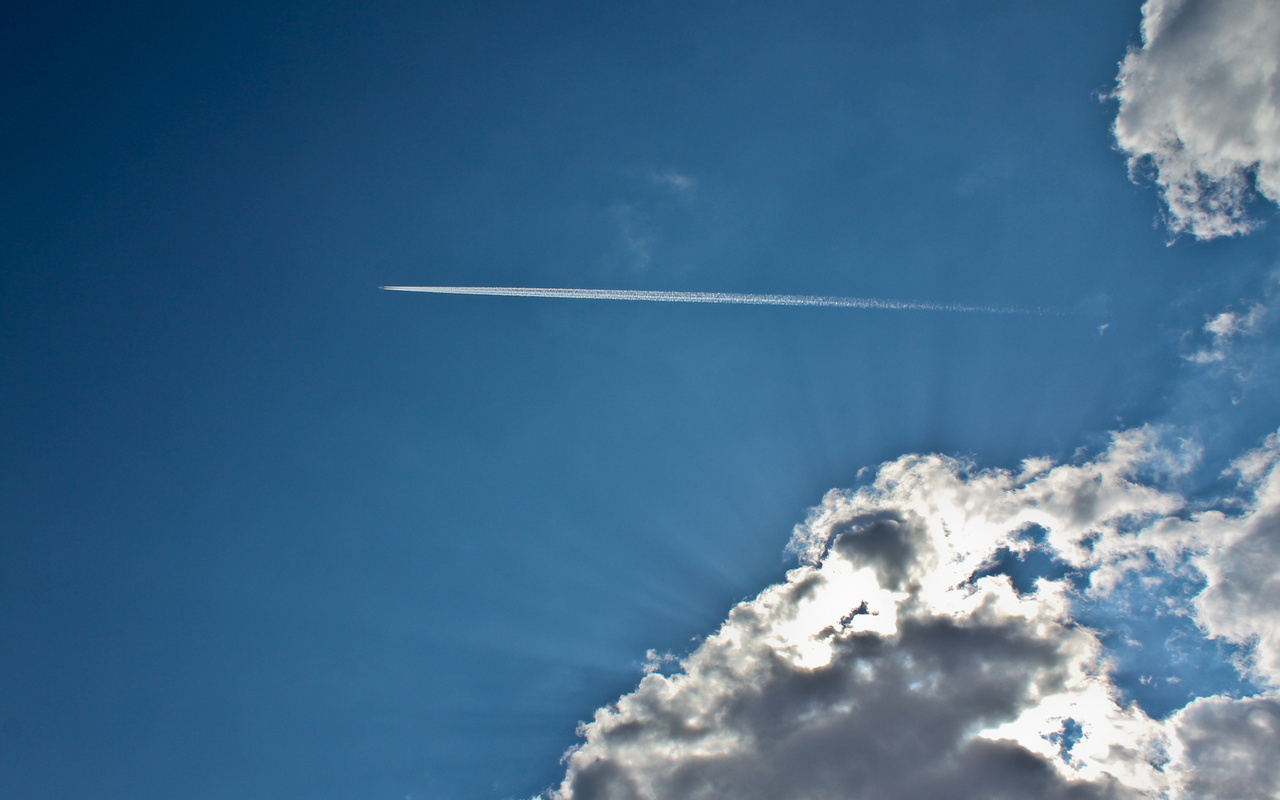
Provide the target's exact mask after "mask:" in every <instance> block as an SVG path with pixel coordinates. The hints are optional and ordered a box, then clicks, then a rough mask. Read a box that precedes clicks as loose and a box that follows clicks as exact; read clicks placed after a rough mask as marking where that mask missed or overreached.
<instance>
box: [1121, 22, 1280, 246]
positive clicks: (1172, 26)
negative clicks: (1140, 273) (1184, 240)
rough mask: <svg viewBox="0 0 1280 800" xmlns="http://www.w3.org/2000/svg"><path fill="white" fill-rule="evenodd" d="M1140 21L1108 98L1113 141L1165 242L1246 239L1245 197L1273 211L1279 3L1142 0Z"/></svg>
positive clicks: (1278, 129)
mask: <svg viewBox="0 0 1280 800" xmlns="http://www.w3.org/2000/svg"><path fill="white" fill-rule="evenodd" d="M1142 14H1143V21H1142V46H1141V47H1140V48H1134V49H1132V50H1131V51H1130V52H1129V54H1128V55H1127V56H1126V57H1125V59H1124V61H1123V62H1121V65H1120V73H1119V76H1118V78H1117V85H1116V89H1115V91H1114V92H1113V93H1112V96H1113V97H1114V98H1116V99H1118V100H1119V102H1120V111H1119V114H1118V116H1117V117H1116V121H1115V126H1114V132H1115V136H1116V142H1117V143H1118V145H1119V147H1120V148H1121V149H1122V150H1123V151H1124V152H1125V153H1127V154H1128V155H1129V165H1130V170H1131V172H1134V173H1144V172H1149V173H1150V174H1151V176H1152V178H1153V179H1154V180H1155V182H1156V184H1157V186H1158V187H1159V189H1160V194H1161V196H1162V198H1163V199H1164V202H1165V204H1166V207H1167V210H1168V214H1167V218H1166V220H1167V222H1168V225H1169V228H1170V230H1171V231H1172V232H1173V233H1174V234H1178V233H1183V232H1186V233H1190V234H1191V235H1193V236H1195V237H1196V238H1197V239H1212V238H1215V237H1218V236H1232V235H1236V234H1241V233H1247V232H1248V231H1250V230H1252V229H1253V228H1254V227H1255V224H1256V223H1254V222H1252V221H1251V220H1250V219H1249V218H1248V216H1247V206H1248V203H1249V200H1250V198H1251V196H1252V195H1253V194H1254V192H1255V190H1256V192H1257V193H1259V194H1261V195H1263V196H1264V197H1266V198H1268V199H1270V200H1272V201H1274V202H1280V4H1277V3H1275V2H1274V0H1147V2H1146V3H1145V4H1144V5H1143V7H1142Z"/></svg>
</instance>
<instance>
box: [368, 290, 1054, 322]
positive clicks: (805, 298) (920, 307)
mask: <svg viewBox="0 0 1280 800" xmlns="http://www.w3.org/2000/svg"><path fill="white" fill-rule="evenodd" d="M379 288H381V289H386V290H387V291H390V292H431V293H432V294H482V295H493V296H501V297H561V298H569V299H573V300H643V301H647V302H651V303H731V304H735V305H747V306H826V307H830V308H869V309H876V310H882V311H958V312H976V313H983V314H1037V315H1043V314H1051V313H1054V312H1051V311H1046V310H1044V309H1039V308H1015V307H1012V306H966V305H958V304H955V303H918V302H912V301H909V300H882V299H879V298H874V297H825V296H822V295H811V294H738V293H735V292H663V291H645V290H641V289H541V288H536V287H528V286H381V287H379Z"/></svg>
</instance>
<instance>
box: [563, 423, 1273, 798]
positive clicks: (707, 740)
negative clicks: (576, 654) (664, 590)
mask: <svg viewBox="0 0 1280 800" xmlns="http://www.w3.org/2000/svg"><path fill="white" fill-rule="evenodd" d="M1194 454H1195V449H1194V448H1193V447H1190V446H1187V445H1186V444H1185V443H1179V442H1178V441H1177V440H1176V439H1173V438H1172V437H1170V436H1169V435H1168V432H1165V431H1161V430H1159V429H1156V428H1151V427H1145V428H1140V429H1135V430H1129V431H1123V432H1120V433H1117V434H1115V435H1114V437H1113V440H1112V442H1111V444H1110V446H1109V447H1108V448H1107V449H1106V450H1105V451H1104V452H1102V453H1101V454H1099V455H1098V456H1097V457H1095V458H1092V459H1087V460H1082V461H1080V462H1079V463H1074V464H1061V465H1056V466H1055V465H1053V464H1052V463H1051V462H1050V461H1048V460H1047V459H1043V458H1037V459H1029V460H1028V461H1027V462H1025V463H1024V464H1023V465H1022V468H1021V469H1020V470H1018V471H1017V472H1014V471H1008V470H978V469H975V467H974V466H973V465H972V464H970V463H967V462H965V461H961V460H957V459H951V458H946V457H942V456H904V457H902V458H899V459H897V460H895V461H892V462H889V463H887V464H884V465H882V466H881V468H880V469H879V471H878V473H877V475H876V477H875V480H874V481H873V482H872V483H871V484H870V485H868V486H865V487H863V488H861V489H859V490H857V491H832V492H830V493H828V494H827V496H826V497H825V498H824V499H823V502H822V503H821V505H819V506H818V507H816V508H815V509H813V511H812V512H811V514H810V515H809V517H808V519H807V520H806V521H805V523H804V524H802V525H799V526H797V528H796V530H795V532H794V534H793V537H792V549H793V550H794V551H795V552H796V553H797V554H798V555H799V556H800V557H801V559H802V562H803V563H802V565H801V566H799V567H797V568H796V569H793V570H791V571H790V572H789V573H788V574H787V576H786V580H785V581H783V582H782V583H779V584H777V585H775V586H771V587H769V588H767V589H765V590H764V591H763V592H761V593H760V594H759V595H758V596H756V597H755V598H752V599H750V600H746V601H743V602H742V603H740V604H738V605H737V606H735V607H734V608H733V609H732V611H731V612H730V614H729V615H728V619H727V620H726V621H725V622H724V624H723V625H722V626H721V627H720V629H719V630H718V631H716V632H715V634H714V635H712V636H710V637H709V638H707V639H706V640H705V641H704V642H703V643H702V644H701V645H700V646H699V647H698V648H697V649H696V650H694V651H693V652H692V653H691V654H690V655H688V656H687V657H686V658H684V659H683V660H682V661H681V663H680V670H679V671H677V672H674V673H673V674H669V675H664V674H661V673H659V672H658V671H656V670H648V671H647V672H648V674H646V676H645V677H644V678H643V679H642V680H641V681H640V683H639V685H638V686H637V688H636V689H635V691H633V692H631V693H629V694H627V695H625V696H623V697H621V698H620V699H619V700H618V701H617V702H616V703H615V704H613V705H611V706H609V707H607V708H602V709H600V710H598V711H597V712H596V714H595V716H594V718H593V719H592V720H591V721H590V722H588V723H584V724H583V725H582V726H581V728H580V731H579V733H580V735H581V737H582V741H581V743H580V744H579V745H577V746H576V747H574V748H573V749H571V750H570V751H569V753H567V754H566V757H565V762H566V767H567V768H566V774H565V777H564V779H563V781H562V782H561V783H560V785H559V786H558V787H556V788H554V789H552V790H550V791H549V792H548V794H547V795H545V797H546V798H548V800H601V799H604V798H608V799H609V800H621V799H623V798H625V799H626V800H657V799H658V798H662V800H674V799H676V798H719V797H734V798H742V800H753V799H754V798H760V799H761V800H764V798H777V797H804V798H813V799H814V800H823V799H824V798H832V799H833V800H834V798H874V799H876V800H879V799H880V798H886V799H887V798H894V800H912V798H926V797H928V798H932V797H939V796H947V797H959V798H967V797H973V798H1023V797H1046V798H1079V799H1083V798H1139V797H1142V798H1155V797H1168V798H1200V797H1210V796H1213V797H1233V798H1234V797H1239V798H1246V797H1248V798H1252V797H1259V798H1260V797H1274V796H1275V791H1276V786H1277V775H1280V770H1278V769H1277V768H1276V767H1275V766H1274V764H1273V762H1274V758H1273V755H1274V752H1275V748H1276V744H1277V742H1278V741H1280V700H1278V699H1277V696H1276V691H1275V690H1276V689H1277V688H1278V687H1280V580H1278V579H1277V577H1276V575H1277V573H1278V572H1280V468H1278V467H1277V464H1280V436H1272V437H1270V438H1269V439H1268V440H1267V441H1266V442H1265V443H1264V444H1263V446H1261V447H1260V448H1258V449H1256V450H1254V451H1251V452H1250V453H1248V454H1246V455H1245V456H1243V457H1241V458H1240V459H1239V460H1237V461H1236V462H1235V465H1234V467H1233V470H1234V471H1233V473H1232V474H1233V475H1234V476H1235V477H1236V478H1237V479H1238V482H1239V486H1238V493H1237V494H1236V495H1235V496H1233V497H1232V498H1228V500H1229V501H1230V502H1225V503H1223V504H1221V505H1220V507H1212V508H1210V507H1202V506H1192V505H1191V504H1189V503H1188V502H1187V501H1186V500H1185V499H1184V498H1183V497H1181V496H1180V495H1179V494H1178V493H1176V492H1175V491H1173V490H1172V489H1170V488H1168V486H1169V485H1170V484H1171V483H1173V482H1175V481H1176V480H1177V478H1178V476H1179V475H1182V474H1184V473H1185V472H1186V471H1187V470H1188V469H1189V467H1190V465H1191V462H1192V459H1193V457H1194ZM1035 555H1039V556H1040V557H1042V559H1044V560H1052V562H1053V563H1054V564H1055V565H1057V566H1056V567H1055V570H1042V571H1041V573H1040V574H1034V575H1028V574H1016V573H1017V571H1018V569H1022V568H1024V567H1014V566H1011V565H1014V564H1019V565H1024V566H1025V565H1026V564H1030V563H1032V562H1033V561H1034V559H1033V558H1032V556H1035ZM1188 572H1193V573H1194V574H1195V575H1197V576H1199V578H1200V581H1201V585H1202V589H1201V591H1199V592H1198V593H1194V594H1193V595H1190V596H1186V597H1185V598H1182V599H1181V600H1180V599H1179V597H1178V596H1175V595H1172V594H1171V595H1170V598H1169V599H1168V600H1167V601H1166V602H1165V605H1166V606H1169V610H1170V611H1172V612H1176V613H1181V614H1185V615H1187V616H1189V617H1190V618H1191V619H1193V620H1194V621H1195V622H1196V623H1197V624H1198V625H1199V626H1200V628H1199V630H1200V631H1201V633H1202V634H1203V636H1208V637H1222V638H1223V639H1226V640H1229V641H1232V642H1237V643H1239V644H1240V645H1241V647H1242V649H1240V650H1239V651H1238V652H1240V653H1244V654H1245V655H1246V658H1244V659H1243V660H1241V662H1240V664H1239V667H1240V669H1242V670H1246V671H1248V672H1249V673H1250V674H1251V675H1252V676H1253V677H1254V678H1255V679H1256V680H1257V681H1258V685H1259V686H1262V687H1263V688H1262V689H1261V690H1260V691H1259V692H1258V693H1257V694H1256V695H1254V696H1251V697H1244V698H1239V697H1228V696H1223V695H1212V696H1208V697H1201V698H1198V699H1194V700H1193V701H1192V702H1190V703H1189V704H1187V705H1185V707H1183V708H1181V709H1180V710H1177V711H1176V712H1175V713H1172V714H1170V715H1168V716H1167V718H1165V719H1163V720H1161V719H1156V718H1153V717H1152V716H1150V715H1148V713H1147V712H1146V711H1145V710H1144V709H1143V708H1142V707H1140V706H1139V705H1137V704H1136V703H1131V702H1128V701H1126V700H1125V699H1124V694H1123V692H1122V691H1121V689H1120V687H1119V686H1118V685H1117V682H1116V678H1115V675H1114V674H1113V672H1114V667H1113V664H1112V662H1111V660H1110V657H1109V654H1108V648H1107V646H1106V644H1105V642H1106V641H1107V638H1108V635H1109V634H1108V631H1106V630H1101V629H1097V628H1094V627H1090V626H1086V625H1083V624H1081V621H1080V619H1079V618H1078V611H1079V609H1080V608H1082V607H1084V606H1085V605H1087V604H1089V603H1095V604H1096V603H1106V602H1108V600H1109V599H1111V598H1118V597H1119V596H1120V594H1119V589H1118V588H1117V587H1120V586H1125V585H1128V583H1127V582H1129V581H1131V579H1133V578H1135V577H1136V578H1138V579H1139V580H1140V581H1141V582H1142V585H1143V586H1145V587H1146V589H1147V591H1149V592H1150V593H1151V594H1152V595H1155V596H1159V595H1160V594H1161V589H1162V586H1163V582H1164V581H1166V580H1172V578H1170V577H1169V576H1184V575H1185V574H1187V573H1188ZM1178 602H1182V606H1180V607H1177V608H1174V607H1173V605H1176V603H1178ZM1123 611H1124V609H1123V608H1120V609H1118V610H1117V613H1123ZM652 655H654V654H651V656H652ZM650 660H651V661H652V660H654V659H653V658H652V657H651V659H650ZM1146 682H1147V683H1156V681H1154V680H1151V681H1146ZM1166 683H1167V684H1169V685H1172V682H1171V681H1166Z"/></svg>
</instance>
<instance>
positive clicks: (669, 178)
mask: <svg viewBox="0 0 1280 800" xmlns="http://www.w3.org/2000/svg"><path fill="white" fill-rule="evenodd" d="M649 180H650V181H651V182H652V183H653V184H654V185H655V186H662V187H666V188H668V189H671V190H672V191H674V192H678V193H681V194H686V193H688V192H691V191H693V189H694V187H695V186H696V185H697V181H696V180H694V179H693V178H692V177H690V176H689V175H685V174H684V173H682V172H678V171H676V170H674V169H670V168H667V169H663V170H653V171H652V172H650V173H649Z"/></svg>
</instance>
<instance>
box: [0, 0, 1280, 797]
mask: <svg viewBox="0 0 1280 800" xmlns="http://www.w3.org/2000/svg"><path fill="white" fill-rule="evenodd" d="M1138 9H1139V3H1138V2H1136V1H1135V2H1125V3H1116V2H1113V0H1091V1H1090V0H1086V1H1085V2H1076V3H1070V4H1025V3H1016V2H969V3H952V2H945V3H944V2H937V0H928V2H925V0H918V1H916V2H901V3H893V4H884V3H869V2H844V3H809V4H805V5H804V6H803V8H800V9H797V8H794V7H782V6H778V5H777V4H766V3H719V4H692V5H691V4H687V3H670V4H666V3H644V4H640V5H639V6H632V7H599V6H597V5H594V4H572V3H545V4H527V3H510V4H502V3H469V4H445V3H387V4H382V5H380V6H378V7H376V8H369V7H367V6H366V5H364V4H341V3H323V4H322V3H311V4H297V5H293V4H286V3H254V4H239V5H237V4H234V3H233V4H225V3H224V4H218V5H215V6H207V7H190V6H182V7H180V6H175V5H173V4H151V5H147V4H129V3H126V4H123V5H115V6H112V7H110V8H105V7H96V6H87V5H86V6H83V7H82V6H77V5H74V4H61V5H59V4H52V5H50V4H46V5H41V6H39V7H35V6H33V7H29V8H25V9H22V10H20V11H17V12H14V13H15V14H16V15H17V16H16V18H14V19H12V20H11V23H10V24H9V25H8V26H6V28H5V31H4V33H3V34H0V36H2V38H0V43H2V46H0V63H2V64H3V72H4V74H5V75H6V76H7V80H6V81H5V82H4V86H3V88H0V96H2V97H3V106H2V107H3V108H4V113H3V114H0V142H2V143H3V146H4V150H5V153H6V157H5V159H4V160H3V166H2V167H0V168H2V169H3V185H4V188H5V190H4V192H3V193H0V203H3V206H2V208H0V226H2V228H0V232H2V235H3V240H4V242H5V247H4V248H3V256H2V257H3V262H0V387H2V388H0V619H3V620H4V625H3V630H4V636H3V637H2V638H0V648H2V650H0V654H2V655H3V658H0V719H2V720H3V732H2V733H0V797H13V798H19V797H22V798H44V797H49V798H52V797H63V796H68V795H73V796H74V795H81V796H92V797H95V798H136V797H149V796H150V797H165V796H172V797H186V798H192V800H201V799H202V798H221V797H228V796H236V797H245V798H258V797H260V798H308V800H323V799H324V798H351V797H364V798H402V797H406V796H411V797H413V798H415V800H417V799H418V798H427V797H431V798H437V797H438V798H486V797H495V798H496V797H507V796H513V795H522V794H523V795H528V794H530V793H533V792H536V791H538V790H539V789H541V788H542V787H544V786H545V785H547V784H549V783H550V782H551V781H552V780H554V779H556V778H557V776H558V775H559V774H560V773H561V772H562V769H561V768H560V767H559V765H558V764H557V759H558V757H559V755H560V753H561V752H562V751H563V750H564V749H565V748H566V747H567V746H568V745H569V744H571V743H572V742H573V730H574V725H575V723H576V721H577V720H579V719H582V718H584V717H586V716H588V715H589V714H590V713H591V712H592V710H593V709H594V708H596V707H597V706H599V705H600V704H602V703H605V702H607V701H609V700H610V699H612V698H614V697H616V696H617V695H618V694H619V692H621V691H624V690H626V689H627V688H628V687H629V686H631V685H633V684H634V682H635V681H636V680H637V678H638V676H639V663H640V661H641V660H642V659H643V656H644V652H645V650H646V649H647V648H651V647H652V648H657V649H659V650H666V649H674V650H677V651H678V650H681V649H682V648H685V647H686V646H687V644H688V642H689V639H690V637H693V636H696V635H699V634H706V633H709V632H710V631H711V630H713V629H714V627H715V626H716V625H717V624H718V623H719V621H720V620H721V619H722V618H723V614H724V612H725V609H726V608H727V607H728V606H729V605H730V604H731V603H732V602H733V601H735V600H737V599H738V598H741V597H743V596H746V595H748V594H751V593H754V592H755V591H757V590H758V589H760V588H761V587H762V586H764V585H765V584H766V583H768V582H770V581H772V580H775V579H776V578H777V577H778V576H780V575H781V574H782V571H783V570H784V569H786V567H787V566H788V564H789V563H791V562H790V561H788V560H787V558H786V557H785V556H784V554H783V552H782V548H783V546H784V545H785V543H786V540H787V537H788V535H789V532H790V530H791V526H792V525H794V524H795V523H797V522H799V521H800V520H802V519H803V517H804V513H805V509H806V508H807V507H809V506H811V505H813V504H814V503H816V502H817V501H818V500H819V499H820V498H821V496H822V493H823V492H825V491H826V490H827V489H829V488H831V487H834V486H849V485H852V484H853V483H854V482H855V481H856V480H857V477H856V475H857V472H858V470H859V469H860V468H862V467H864V466H872V467H874V465H875V464H877V463H879V462H880V461H882V460H884V459H887V458H893V457H896V456H898V455H900V454H901V453H904V452H910V451H940V452H945V453H951V454H959V455H971V456H973V457H975V458H976V459H977V460H978V461H979V462H980V463H982V464H985V465H994V466H1013V465H1015V464H1016V463H1017V462H1018V461H1019V460H1021V459H1022V458H1024V457H1026V456H1029V455H1041V454H1045V455H1050V456H1054V457H1057V458H1064V457H1070V455H1071V454H1072V452H1073V451H1075V450H1076V448H1077V447H1080V446H1096V445H1097V444H1098V443H1099V442H1101V441H1102V440H1103V438H1104V436H1105V432H1106V431H1108V430H1111V429H1113V428H1114V427H1116V426H1117V425H1120V424H1125V425H1129V424H1141V423H1143V422H1147V421H1169V420H1173V421H1176V422H1179V423H1182V424H1188V425H1191V426H1193V427H1194V426H1196V425H1199V424H1201V420H1204V419H1212V418H1214V416H1215V415H1216V414H1217V413H1218V411H1219V410H1220V409H1222V408H1227V407H1229V406H1230V402H1229V398H1228V395H1229V394H1230V392H1228V391H1227V390H1225V389H1224V390H1223V392H1222V394H1221V395H1219V394H1215V393H1214V392H1213V391H1210V392H1209V393H1208V394H1207V395H1205V396H1199V395H1197V396H1196V397H1194V398H1192V397H1189V396H1188V394H1187V391H1186V390H1185V389H1184V388H1182V387H1183V386H1184V384H1185V382H1186V374H1187V371H1188V370H1189V369H1191V367H1190V366H1189V365H1187V364H1186V363H1185V361H1184V360H1183V359H1182V357H1181V356H1182V354H1183V353H1185V351H1186V350H1185V348H1186V345H1185V340H1184V339H1183V338H1182V337H1183V334H1184V333H1185V332H1186V331H1189V330H1195V329H1198V328H1199V326H1200V325H1202V324H1203V322H1204V320H1205V318H1206V315H1209V314H1213V313H1217V312H1218V311H1220V310H1222V309H1223V308H1226V307H1228V306H1229V305H1230V304H1232V303H1239V302H1240V300H1241V298H1242V297H1247V296H1249V295H1250V294H1255V295H1256V294H1257V293H1258V292H1259V291H1261V288H1260V287H1261V284H1260V277H1259V276H1260V275H1262V274H1263V270H1262V269H1261V266H1262V265H1269V264H1271V263H1272V262H1273V261H1274V258H1275V238H1274V235H1273V234H1272V233H1269V232H1267V231H1264V232H1263V233H1262V234H1261V235H1258V236H1255V237H1252V238H1248V239H1239V240H1230V241H1220V242H1215V243H1211V244H1196V243H1190V242H1186V241H1180V242H1178V243H1175V245H1174V246H1172V247H1169V246H1166V242H1167V233H1166V232H1165V231H1164V230H1163V229H1161V228H1159V227H1157V226H1156V225H1154V224H1153V221H1154V220H1156V218H1157V215H1158V212H1159V206H1158V199H1157V197H1156V195H1155V193H1154V192H1153V191H1152V190H1151V188H1150V187H1149V186H1144V185H1135V184H1134V183H1132V182H1130V180H1129V178H1128V176H1127V174H1126V170H1125V163H1124V158H1123V156H1122V154H1120V153H1118V152H1116V151H1115V149H1114V148H1113V142H1112V138H1111V134H1110V132H1109V126H1110V123H1111V120H1112V118H1113V117H1114V115H1115V107H1114V104H1112V103H1109V102H1105V101H1102V100H1100V99H1099V94H1100V93H1105V92H1107V91H1108V90H1109V89H1110V88H1111V86H1112V84H1113V80H1114V77H1115V73H1116V64H1117V62H1118V60H1119V59H1120V58H1121V57H1122V56H1123V55H1124V53H1125V49H1126V47H1128V46H1129V45H1131V44H1133V43H1134V42H1135V41H1136V37H1137V31H1138V23H1139V12H1138ZM677 176H679V177H680V178H685V179H687V180H688V183H687V185H681V183H682V181H681V180H679V179H677ZM1263 216H1264V217H1265V216H1266V213H1264V215H1263ZM384 284H437V285H441V284H444V285H447V284H472V285H515V286H521V285H530V286H590V287H611V288H612V287H616V288H643V289H685V290H702V291H735V292H779V293H802V294H830V295H857V296H868V297H886V298H893V299H904V300H921V301H936V302H942V303H973V304H1011V305H1027V306H1045V307H1051V308H1054V309H1058V310H1061V311H1064V312H1068V313H1066V314H1064V315H1061V316H1052V315H1051V316H1025V317H1015V316H1007V317H1006V316H993V315H977V314H957V313H926V312H887V311H850V310H842V309H807V308H757V307H713V306H674V305H673V306H668V305H647V304H639V303H632V304H617V303H605V302H598V303H583V302H576V301H569V300H526V299H518V298H482V297H435V296H426V295H394V294H390V293H385V292H380V291H378V289H377V287H378V286H380V285H384ZM1103 323H1106V324H1107V325H1108V327H1107V329H1106V330H1105V333H1103V334H1101V335H1100V334H1099V332H1098V326H1099V325H1101V324H1103ZM1274 399H1275V398H1274V387H1272V390H1271V391H1270V392H1269V393H1268V392H1254V393H1253V394H1250V395H1249V396H1247V397H1245V398H1244V400H1243V401H1242V402H1241V403H1240V404H1239V405H1238V406H1235V407H1232V408H1233V411H1232V414H1233V416H1232V418H1231V419H1232V422H1231V423H1230V424H1229V425H1219V426H1217V427H1215V428H1214V432H1213V434H1212V436H1209V437H1208V440H1209V441H1210V445H1211V447H1210V449H1211V453H1210V457H1211V458H1210V461H1211V462H1212V457H1213V456H1214V454H1215V453H1216V454H1217V456H1218V457H1219V463H1217V466H1216V468H1218V469H1220V467H1221V463H1220V460H1221V458H1222V457H1225V455H1224V454H1231V453H1234V452H1236V451H1237V450H1238V449H1239V448H1240V447H1241V446H1242V445H1244V444H1249V443H1252V442H1253V441H1254V440H1256V438H1257V437H1258V436H1260V435H1261V434H1263V433H1265V432H1266V431H1267V430H1269V429H1271V428H1274V424H1275V421H1274V418H1273V417H1272V412H1271V409H1273V408H1274V405H1273V401H1274ZM1214 448H1216V449H1214Z"/></svg>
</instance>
